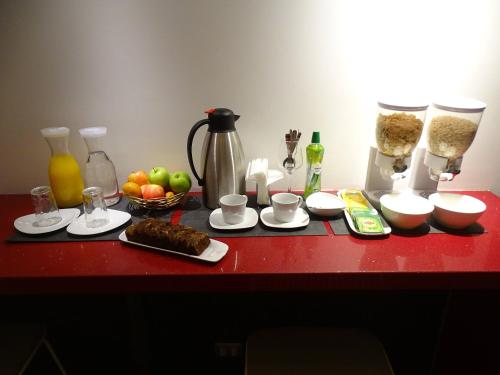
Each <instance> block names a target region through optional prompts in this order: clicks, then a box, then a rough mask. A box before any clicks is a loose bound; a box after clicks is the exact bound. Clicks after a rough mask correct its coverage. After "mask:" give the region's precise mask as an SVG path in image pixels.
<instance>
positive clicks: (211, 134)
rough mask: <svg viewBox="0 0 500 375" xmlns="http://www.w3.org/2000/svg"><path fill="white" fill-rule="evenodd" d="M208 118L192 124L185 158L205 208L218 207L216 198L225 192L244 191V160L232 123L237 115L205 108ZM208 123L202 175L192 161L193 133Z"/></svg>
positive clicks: (227, 110) (221, 109)
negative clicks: (199, 189) (201, 195)
mask: <svg viewBox="0 0 500 375" xmlns="http://www.w3.org/2000/svg"><path fill="white" fill-rule="evenodd" d="M207 113H208V119H203V120H200V121H198V122H197V123H196V124H194V126H193V128H192V129H191V131H190V133H189V137H188V144H187V150H188V159H189V165H190V166H191V171H192V172H193V174H194V176H195V177H196V179H197V180H198V184H199V185H200V186H202V189H203V203H204V205H205V206H206V207H208V208H212V209H215V208H217V207H219V199H220V198H221V197H222V196H224V195H227V194H245V172H246V163H245V155H244V153H243V147H242V144H241V141H240V138H239V136H238V133H237V131H236V128H235V126H234V123H235V121H236V120H238V119H239V117H240V116H238V115H235V114H233V112H232V111H231V110H229V109H225V108H216V109H211V110H209V111H207ZM204 125H208V131H207V133H206V135H205V140H204V142H203V148H202V151H201V170H202V171H203V172H202V174H201V176H202V177H200V175H199V174H198V173H197V171H196V168H195V167H194V163H193V155H192V145H193V139H194V136H195V133H196V131H197V130H198V129H200V128H201V127H202V126H204Z"/></svg>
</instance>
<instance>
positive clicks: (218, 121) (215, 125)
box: [205, 108, 240, 133]
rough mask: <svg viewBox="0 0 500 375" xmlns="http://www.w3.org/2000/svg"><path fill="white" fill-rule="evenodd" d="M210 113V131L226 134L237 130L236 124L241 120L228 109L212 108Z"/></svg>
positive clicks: (208, 111)
mask: <svg viewBox="0 0 500 375" xmlns="http://www.w3.org/2000/svg"><path fill="white" fill-rule="evenodd" d="M205 113H208V121H209V123H208V131H210V132H212V133H225V132H230V131H234V130H236V128H235V126H234V122H235V121H236V120H238V119H239V118H240V116H238V115H235V114H234V113H233V111H231V110H230V109H227V108H210V109H209V110H207V111H205Z"/></svg>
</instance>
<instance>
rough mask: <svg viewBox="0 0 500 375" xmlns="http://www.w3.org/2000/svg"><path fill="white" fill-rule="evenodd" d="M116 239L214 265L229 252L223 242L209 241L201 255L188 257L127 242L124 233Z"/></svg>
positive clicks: (131, 242)
mask: <svg viewBox="0 0 500 375" xmlns="http://www.w3.org/2000/svg"><path fill="white" fill-rule="evenodd" d="M118 238H119V239H120V241H123V242H126V243H130V244H133V245H137V246H141V247H146V248H148V249H153V250H160V251H164V252H166V253H171V254H176V255H181V256H183V257H188V258H193V259H198V260H201V261H204V262H210V263H216V262H218V261H219V260H221V259H222V258H224V256H225V255H226V254H227V251H228V250H229V246H227V245H226V244H225V243H224V242H220V241H217V240H212V239H210V245H209V246H208V247H207V248H206V249H205V250H204V251H203V253H201V254H200V255H190V254H184V253H180V252H178V251H174V250H167V249H162V248H161V247H154V246H149V245H144V244H142V243H138V242H133V241H129V240H128V239H127V234H126V233H125V231H123V232H121V233H120V236H118Z"/></svg>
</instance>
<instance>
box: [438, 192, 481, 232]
mask: <svg viewBox="0 0 500 375" xmlns="http://www.w3.org/2000/svg"><path fill="white" fill-rule="evenodd" d="M429 200H430V201H431V202H432V203H433V204H434V207H435V209H434V218H435V219H436V221H437V222H438V223H440V224H442V225H443V226H445V227H448V228H453V229H463V228H466V227H468V226H469V225H472V224H474V223H475V222H476V221H477V219H479V217H480V216H481V215H482V214H483V212H484V211H486V204H485V203H484V202H483V201H481V200H479V199H477V198H474V197H471V196H470V195H464V194H452V193H434V194H431V195H430V196H429Z"/></svg>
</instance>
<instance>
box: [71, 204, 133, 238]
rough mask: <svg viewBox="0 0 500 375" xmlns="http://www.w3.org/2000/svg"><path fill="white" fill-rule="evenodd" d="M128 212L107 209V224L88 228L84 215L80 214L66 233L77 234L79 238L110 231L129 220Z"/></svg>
mask: <svg viewBox="0 0 500 375" xmlns="http://www.w3.org/2000/svg"><path fill="white" fill-rule="evenodd" d="M130 217H131V216H130V214H129V213H128V212H123V211H118V210H110V209H108V218H109V222H108V223H107V224H106V225H103V226H102V227H97V228H88V227H87V225H86V224H85V214H82V215H81V216H80V217H79V218H78V219H76V220H75V221H73V222H72V223H71V224H70V225H69V226H68V228H66V230H67V231H68V233H71V234H77V235H79V236H90V235H92V234H98V233H104V232H107V231H110V230H112V229H115V228H118V227H119V226H120V225H123V224H125V223H126V222H127V221H129V220H130Z"/></svg>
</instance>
